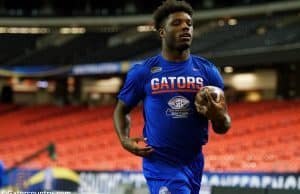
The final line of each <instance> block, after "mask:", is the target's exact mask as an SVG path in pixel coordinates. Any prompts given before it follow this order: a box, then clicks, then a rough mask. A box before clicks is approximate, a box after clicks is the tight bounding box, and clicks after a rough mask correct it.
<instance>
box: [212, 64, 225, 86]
mask: <svg viewBox="0 0 300 194" xmlns="http://www.w3.org/2000/svg"><path fill="white" fill-rule="evenodd" d="M209 85H212V86H217V87H219V88H221V89H222V90H224V81H223V78H222V76H221V74H220V72H219V70H218V69H217V67H216V66H215V65H213V64H211V68H210V71H209Z"/></svg>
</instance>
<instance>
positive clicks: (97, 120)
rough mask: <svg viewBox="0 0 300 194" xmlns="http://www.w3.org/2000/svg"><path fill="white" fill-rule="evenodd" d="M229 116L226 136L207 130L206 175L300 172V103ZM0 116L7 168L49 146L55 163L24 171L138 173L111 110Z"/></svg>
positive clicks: (270, 104)
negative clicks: (53, 149) (53, 168)
mask: <svg viewBox="0 0 300 194" xmlns="http://www.w3.org/2000/svg"><path fill="white" fill-rule="evenodd" d="M141 111H142V110H141V108H137V109H136V110H135V111H134V112H133V114H132V121H133V126H132V127H133V129H132V133H134V134H135V135H140V134H141V129H142V127H143V120H142V115H141ZM230 112H231V115H232V119H233V121H234V122H233V126H232V129H231V130H230V132H229V133H228V134H226V135H225V137H221V136H219V135H217V134H214V133H213V132H212V131H211V132H210V139H209V141H210V143H209V144H208V145H206V146H205V147H204V152H205V155H206V164H205V170H206V171H221V172H224V171H225V172H226V171H231V172H235V171H236V172H240V171H250V172H256V171H258V172H299V171H300V152H299V150H300V134H299V133H298V132H299V129H300V101H299V100H292V101H262V102H256V103H249V102H248V103H247V102H241V103H233V104H231V105H230ZM0 114H1V117H0V123H1V130H0V158H1V159H3V161H4V163H5V165H6V167H7V168H10V167H12V166H13V165H14V164H15V163H17V162H18V161H21V160H22V159H23V158H25V157H26V156H28V155H30V154H32V153H34V152H35V151H37V150H39V149H40V148H42V147H44V146H46V145H47V144H48V143H50V142H53V143H55V145H56V152H57V159H56V160H55V161H52V160H51V159H50V158H49V157H48V155H47V153H44V154H41V155H40V156H38V157H37V158H35V159H33V160H31V161H30V162H28V163H26V164H24V165H23V166H22V167H27V168H34V169H36V168H38V169H40V168H45V167H48V166H62V167H68V168H71V169H76V170H100V171H110V170H137V171H139V170H141V161H140V158H138V157H135V156H133V155H131V154H130V153H128V152H126V151H125V150H123V149H122V147H121V145H120V143H119V142H118V140H117V136H116V134H115V132H114V128H113V122H112V114H113V107H112V106H101V107H94V108H87V107H83V106H66V107H56V106H52V105H40V106H30V107H21V106H15V105H7V104H1V105H0Z"/></svg>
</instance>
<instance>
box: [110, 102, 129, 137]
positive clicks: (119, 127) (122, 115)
mask: <svg viewBox="0 0 300 194" xmlns="http://www.w3.org/2000/svg"><path fill="white" fill-rule="evenodd" d="M114 125H115V130H116V132H117V135H118V137H119V139H120V141H121V142H122V141H123V139H125V138H128V137H129V133H130V116H129V110H127V109H126V108H125V107H124V106H123V104H122V103H121V102H119V104H118V105H117V107H116V109H115V111H114Z"/></svg>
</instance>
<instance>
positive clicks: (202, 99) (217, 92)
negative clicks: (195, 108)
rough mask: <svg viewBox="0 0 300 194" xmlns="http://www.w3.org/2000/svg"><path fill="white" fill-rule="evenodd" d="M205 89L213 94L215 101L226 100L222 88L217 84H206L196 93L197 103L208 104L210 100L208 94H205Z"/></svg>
mask: <svg viewBox="0 0 300 194" xmlns="http://www.w3.org/2000/svg"><path fill="white" fill-rule="evenodd" d="M205 90H207V91H208V93H209V94H210V95H211V97H212V99H213V100H214V101H215V102H220V101H221V100H224V98H225V96H224V92H223V90H222V89H221V88H219V87H216V86H204V87H202V88H201V89H200V90H199V91H198V92H197V94H196V98H195V101H196V103H197V104H200V105H201V104H206V102H208V99H207V96H206V94H205Z"/></svg>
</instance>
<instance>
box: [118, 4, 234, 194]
mask: <svg viewBox="0 0 300 194" xmlns="http://www.w3.org/2000/svg"><path fill="white" fill-rule="evenodd" d="M191 17H192V8H191V6H190V5H189V4H187V3H186V2H184V1H176V0H167V1H166V2H164V3H163V4H162V5H161V6H160V7H158V9H157V10H156V11H155V13H154V21H155V28H156V29H157V31H158V32H159V36H160V38H161V42H162V52H161V54H158V55H156V56H154V57H151V58H148V59H146V60H145V61H144V62H143V64H139V65H135V66H134V67H133V68H132V69H131V70H130V71H129V72H128V75H127V79H126V82H125V85H124V86H123V88H122V90H121V91H120V94H119V96H118V98H119V101H118V103H117V106H116V108H115V112H114V123H115V128H116V132H117V134H118V137H119V139H120V142H121V144H122V146H123V148H125V149H126V150H128V151H129V152H131V153H133V154H135V155H137V156H141V157H143V172H144V175H145V178H146V180H147V184H148V186H149V189H150V192H151V194H164V193H165V194H167V193H172V194H191V193H192V194H196V193H197V194H198V193H199V190H200V183H201V177H202V171H203V165H204V159H203V155H202V149H201V147H202V145H204V144H206V143H207V140H208V120H211V122H212V124H213V129H214V131H215V132H217V133H221V134H224V133H226V132H227V130H228V129H229V127H230V117H229V115H228V113H227V109H226V105H225V106H224V102H223V103H221V102H220V103H218V102H215V101H213V99H212V97H211V96H210V95H209V93H208V92H207V91H206V96H207V98H208V102H207V103H206V104H204V106H205V107H204V108H203V107H199V105H198V104H194V101H195V95H196V93H197V92H198V91H199V89H200V88H202V87H203V86H206V85H214V86H217V87H220V88H223V80H222V78H221V76H220V74H219V72H218V70H217V69H216V67H215V66H214V65H213V64H212V63H210V62H209V61H207V60H205V59H203V58H201V57H196V56H193V55H191V54H190V45H191V42H192V36H193V22H192V18H191ZM140 100H143V103H144V121H145V124H144V129H143V134H144V137H143V138H139V137H130V136H129V131H130V127H129V126H130V119H129V113H130V111H131V110H132V108H133V107H135V106H136V105H137V103H138V102H139V101H140ZM201 105H203V103H201ZM196 106H197V107H196ZM202 110H206V111H205V112H203V111H202ZM141 141H143V142H145V143H146V145H145V146H142V145H140V144H138V143H139V142H141Z"/></svg>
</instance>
